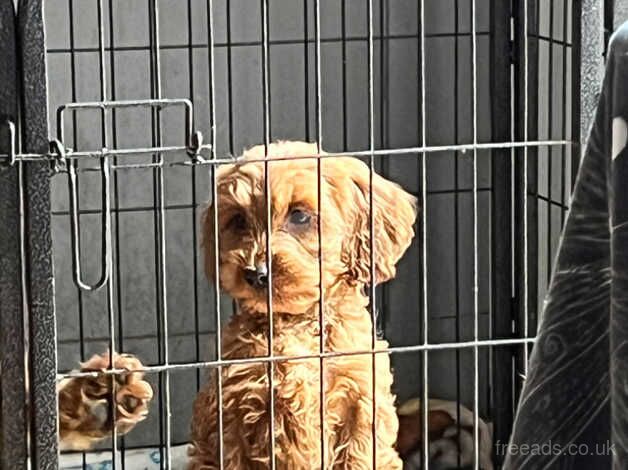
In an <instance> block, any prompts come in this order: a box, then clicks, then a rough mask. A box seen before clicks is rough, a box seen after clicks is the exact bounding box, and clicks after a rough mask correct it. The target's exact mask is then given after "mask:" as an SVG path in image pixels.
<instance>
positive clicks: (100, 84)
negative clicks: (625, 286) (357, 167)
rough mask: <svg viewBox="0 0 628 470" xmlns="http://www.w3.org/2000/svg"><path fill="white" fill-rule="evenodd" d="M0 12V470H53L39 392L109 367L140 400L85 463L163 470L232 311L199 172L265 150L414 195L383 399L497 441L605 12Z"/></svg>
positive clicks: (531, 7) (186, 5) (389, 6)
mask: <svg viewBox="0 0 628 470" xmlns="http://www.w3.org/2000/svg"><path fill="white" fill-rule="evenodd" d="M12 3H13V2H6V1H5V2H2V4H0V44H1V45H2V46H0V84H1V85H0V114H1V116H0V118H1V119H0V121H1V130H0V137H1V140H0V143H1V145H2V146H1V147H0V153H2V156H1V157H0V165H1V167H0V221H1V223H0V357H1V361H2V363H1V369H0V370H1V375H0V384H1V387H0V390H1V395H0V397H1V400H2V408H1V410H2V411H1V414H0V418H1V419H0V431H1V432H0V438H1V439H0V441H1V444H0V462H2V468H3V469H4V468H6V469H20V468H27V463H28V465H30V468H36V469H44V468H45V469H49V468H58V466H59V455H58V449H57V436H56V429H57V425H56V421H57V416H56V391H55V386H56V382H57V381H58V380H60V379H61V378H63V377H64V374H65V373H67V372H68V371H70V370H71V369H74V368H76V367H77V365H78V362H79V361H81V360H85V359H87V358H88V357H89V356H90V355H91V354H93V353H97V352H102V351H104V350H106V348H108V347H113V348H114V349H115V350H116V351H120V352H122V351H124V352H129V353H133V354H136V355H137V356H138V357H140V359H141V360H142V361H143V362H144V364H145V365H147V368H148V376H149V380H150V381H151V383H152V384H153V386H154V390H155V392H156V395H155V399H154V400H153V402H152V405H151V410H150V414H149V417H148V419H147V420H146V421H144V422H143V423H141V424H140V425H138V426H137V428H136V429H135V430H134V431H132V432H131V433H130V434H129V435H127V436H125V437H123V438H118V439H114V440H113V441H110V442H108V443H105V446H104V448H105V449H112V450H113V452H119V453H120V455H121V461H120V462H119V463H116V461H115V459H113V463H112V465H113V466H114V467H116V466H117V467H121V468H132V467H131V466H130V465H127V463H126V462H127V460H126V458H125V452H126V451H128V450H129V449H137V448H152V449H156V451H157V454H158V456H159V461H160V462H162V463H161V466H162V468H165V467H167V462H169V461H170V453H171V452H170V447H171V446H174V445H178V444H184V443H186V442H187V439H188V433H189V422H190V416H191V411H192V402H193V399H194V396H195V394H196V391H197V388H198V387H199V385H200V384H201V383H202V382H203V381H204V380H205V375H206V374H205V371H206V370H207V369H208V368H211V367H215V363H213V362H212V361H215V359H216V357H217V355H216V353H217V351H216V341H215V334H216V331H217V320H222V321H223V322H224V321H226V319H227V318H228V317H229V314H230V311H231V303H230V300H229V299H228V298H225V297H224V296H220V298H219V299H218V301H217V300H216V293H215V291H214V289H213V285H212V284H211V283H209V282H208V281H207V280H206V279H205V278H204V275H203V273H202V267H201V264H202V263H201V262H199V260H200V258H199V252H200V248H199V215H200V211H201V209H202V204H203V203H204V202H205V201H206V200H207V199H208V197H209V195H210V193H211V183H212V174H213V169H214V167H215V166H217V165H218V164H220V162H224V161H226V160H228V158H229V157H230V156H234V155H235V156H237V155H239V154H240V152H241V151H242V150H243V148H246V147H248V146H251V145H253V144H258V143H264V142H265V141H268V140H274V139H299V140H307V141H318V142H322V146H323V148H324V149H325V150H327V151H339V152H340V151H346V152H348V153H351V152H361V154H362V155H364V156H366V157H367V160H368V161H371V160H372V161H373V162H374V168H375V170H377V171H378V172H380V173H382V174H383V175H384V176H386V177H388V178H390V179H392V180H394V181H396V182H398V183H400V184H401V185H402V186H404V188H405V189H407V190H408V191H410V192H413V193H414V194H415V195H417V197H418V198H419V201H420V203H421V211H420V215H419V220H418V223H417V236H416V238H415V240H414V243H413V245H412V247H411V248H410V249H409V251H408V253H407V254H406V255H405V256H404V258H403V260H402V262H401V265H400V266H399V270H398V274H397V277H396V279H395V280H393V281H391V282H390V283H388V284H387V285H385V286H383V287H382V288H378V290H377V294H376V305H377V311H378V312H379V313H378V325H377V327H378V329H379V330H381V332H382V334H383V335H384V336H385V337H386V338H387V339H388V340H389V341H390V343H391V356H392V362H393V366H394V371H395V392H396V394H397V396H398V398H399V400H400V401H402V400H404V399H407V398H409V397H424V396H428V395H429V396H434V397H438V398H445V399H449V400H455V401H458V402H460V403H461V404H464V405H465V406H468V407H469V408H471V409H473V410H476V411H477V413H478V415H479V416H482V417H484V418H486V419H487V420H488V421H490V422H492V423H493V426H494V437H493V439H494V441H497V440H500V441H501V442H506V441H507V440H508V436H509V433H510V430H511V426H512V421H513V414H514V410H515V407H516V401H517V397H518V390H519V388H520V386H521V382H522V378H523V377H524V376H525V373H526V360H527V355H528V351H529V347H530V346H531V344H532V342H533V339H534V335H535V328H536V323H537V317H538V312H539V311H540V309H541V308H542V301H543V297H544V292H545V289H546V286H547V283H548V280H549V276H550V273H551V265H552V259H553V254H554V253H555V251H556V247H557V243H558V239H559V234H560V230H561V227H562V223H563V221H564V219H565V213H566V210H567V208H568V206H569V194H570V190H571V187H572V183H573V181H574V177H575V173H576V170H577V166H578V159H579V155H580V143H581V142H582V140H583V138H584V137H585V136H586V132H587V129H588V124H589V123H590V122H591V118H592V110H593V109H594V106H595V99H596V90H597V88H598V86H599V83H600V71H601V64H602V60H603V58H602V52H603V44H604V36H603V33H604V24H603V18H604V17H603V15H602V11H603V5H602V2H601V0H598V1H592V0H583V1H582V2H580V1H573V0H528V1H525V0H512V1H510V0H508V1H502V0H420V1H414V0H300V1H297V0H259V1H256V0H133V1H130V0H46V1H43V0H20V1H17V2H16V3H17V6H16V9H15V10H14V8H13V7H14V6H13V4H12ZM606 3H607V6H606V8H607V10H606V11H607V13H608V12H610V11H611V9H610V7H609V6H610V2H606ZM606 21H607V24H612V16H611V15H608V14H607V18H606ZM584 85H586V86H584ZM197 132H200V133H202V136H203V137H204V140H203V141H199V139H198V137H199V134H197ZM369 156H370V158H369ZM214 159H215V160H216V161H212V160H214ZM75 177H76V179H75V180H74V178H75ZM69 181H76V184H75V186H72V185H71V184H69ZM72 188H75V189H76V195H75V197H74V198H73V194H72V193H73V191H72ZM73 201H74V202H75V204H73ZM73 216H76V222H77V224H76V227H74V226H73V224H72V217H73ZM79 240H80V243H79ZM74 257H76V259H77V260H78V261H79V263H75V264H79V265H80V266H79V267H78V268H77V269H78V272H77V273H76V275H73V272H74V267H73V259H74ZM109 268H110V269H109ZM99 280H101V281H102V282H98V281H99ZM77 281H81V282H83V283H84V284H85V285H84V286H83V287H80V286H79V285H78V282H77ZM99 284H100V285H101V287H102V288H99V289H90V288H89V286H91V287H98V285H99ZM86 287H87V288H86ZM217 307H220V308H219V313H220V314H219V315H218V314H217V310H218V309H217ZM190 383H193V384H195V386H193V387H190ZM500 460H501V459H500V456H499V455H495V462H496V463H499V462H500ZM82 462H83V465H85V462H86V459H85V458H84V457H83V460H82Z"/></svg>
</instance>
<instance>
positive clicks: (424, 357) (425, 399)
mask: <svg viewBox="0 0 628 470" xmlns="http://www.w3.org/2000/svg"><path fill="white" fill-rule="evenodd" d="M418 27H419V28H420V34H419V40H420V43H421V47H420V54H421V57H420V62H419V64H420V70H419V77H420V82H421V114H420V123H421V128H420V132H421V147H422V149H426V148H427V126H426V124H425V123H426V120H427V119H426V118H427V115H426V114H427V113H426V109H427V105H426V99H425V98H426V92H425V89H426V81H425V77H426V69H425V0H420V4H419V26H418ZM456 147H457V145H456ZM418 153H420V155H421V223H420V226H421V287H422V290H421V294H422V299H421V300H422V305H421V311H422V313H423V315H422V328H423V329H422V332H423V344H422V345H421V346H422V347H421V349H419V350H420V351H422V352H421V365H422V370H421V390H422V400H421V415H422V417H421V421H422V423H421V426H422V428H423V429H429V426H428V422H429V421H428V418H429V416H428V412H429V410H428V404H429V389H428V376H429V366H428V359H429V357H428V356H429V354H428V349H427V347H428V344H429V335H428V331H427V327H428V324H429V321H428V320H429V314H428V292H427V161H426V158H427V155H426V153H425V151H422V150H419V151H418ZM455 344H456V348H458V347H459V343H455ZM422 441H423V442H422V443H421V444H422V445H421V449H422V452H421V453H422V462H421V463H422V466H421V468H423V469H425V470H429V465H430V463H429V456H430V442H429V436H428V433H423V439H422Z"/></svg>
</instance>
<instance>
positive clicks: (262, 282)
mask: <svg viewBox="0 0 628 470" xmlns="http://www.w3.org/2000/svg"><path fill="white" fill-rule="evenodd" d="M244 279H245V280H246V282H248V283H249V285H250V286H251V287H254V288H256V289H264V288H266V287H268V267H267V266H266V263H260V264H258V265H257V266H256V267H255V268H245V269H244Z"/></svg>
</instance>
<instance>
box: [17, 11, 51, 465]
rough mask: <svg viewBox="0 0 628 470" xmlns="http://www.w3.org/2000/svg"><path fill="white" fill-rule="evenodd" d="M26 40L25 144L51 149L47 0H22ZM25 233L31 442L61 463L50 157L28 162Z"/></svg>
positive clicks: (45, 461) (35, 450)
mask: <svg viewBox="0 0 628 470" xmlns="http://www.w3.org/2000/svg"><path fill="white" fill-rule="evenodd" d="M18 38H19V41H20V44H21V51H20V52H21V65H22V108H21V109H22V117H23V122H24V123H25V126H24V130H23V134H22V139H23V140H22V142H23V150H24V151H26V152H33V153H42V154H43V153H46V152H47V146H48V105H47V90H46V83H47V81H46V49H45V34H44V20H43V1H42V0H23V1H21V2H20V3H19V17H18ZM24 185H25V186H24V196H25V200H24V210H25V212H24V221H25V226H24V229H25V231H24V236H25V239H24V241H25V249H26V251H25V254H26V260H25V261H26V265H25V266H23V270H25V272H26V273H27V275H26V276H25V280H26V282H27V285H26V286H25V289H26V291H27V292H28V302H24V303H25V305H26V303H28V308H29V310H28V311H27V312H25V313H26V315H25V316H26V318H27V322H28V328H29V331H25V332H24V333H25V337H26V336H27V335H28V341H29V350H30V364H29V366H30V374H31V377H30V383H31V385H30V390H29V391H30V394H31V396H30V399H31V406H30V412H31V426H32V428H31V431H32V433H31V438H32V440H31V443H32V465H33V468H38V469H39V468H45V469H54V468H57V454H58V449H57V391H56V372H57V355H56V325H55V311H54V291H53V282H52V279H53V270H52V240H51V234H50V172H49V165H48V163H47V162H46V161H42V162H31V163H29V164H27V165H24Z"/></svg>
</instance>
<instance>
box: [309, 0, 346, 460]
mask: <svg viewBox="0 0 628 470" xmlns="http://www.w3.org/2000/svg"><path fill="white" fill-rule="evenodd" d="M343 8H344V5H343ZM306 13H307V10H306ZM305 24H307V20H306V23H305ZM306 47H307V46H306ZM306 55H307V54H306ZM314 68H315V88H316V105H315V112H316V123H315V126H316V152H317V153H318V154H320V153H321V152H322V150H323V114H322V108H323V106H322V93H321V83H322V77H321V5H320V0H314ZM305 81H306V82H307V80H305ZM307 101H309V98H308V97H307V95H306V102H307ZM307 127H309V126H307ZM322 163H323V161H322V160H321V159H320V158H319V159H317V161H316V175H317V185H316V191H317V202H316V206H317V207H316V213H317V214H318V222H317V231H318V234H317V235H318V297H319V299H318V323H319V325H318V327H319V335H320V336H319V345H318V351H319V353H320V354H321V357H320V359H319V378H318V380H319V385H320V389H319V393H320V410H319V412H320V425H321V429H320V439H321V441H320V445H321V458H320V464H321V468H325V467H326V466H327V465H326V461H327V458H326V455H327V452H326V451H327V449H326V448H325V428H326V426H325V369H324V367H325V360H324V358H323V356H322V355H323V353H324V352H325V341H326V338H325V313H324V312H325V308H324V304H325V296H324V291H323V217H322V202H321V201H322V198H323V189H322V186H323V179H322Z"/></svg>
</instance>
